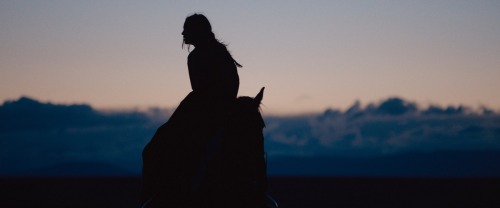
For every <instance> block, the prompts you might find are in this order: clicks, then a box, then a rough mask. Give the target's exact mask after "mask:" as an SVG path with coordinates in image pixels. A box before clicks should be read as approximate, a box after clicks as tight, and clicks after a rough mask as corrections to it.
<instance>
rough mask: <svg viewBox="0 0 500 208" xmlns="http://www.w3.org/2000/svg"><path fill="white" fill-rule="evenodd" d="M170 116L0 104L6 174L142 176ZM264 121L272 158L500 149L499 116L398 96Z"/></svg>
mask: <svg viewBox="0 0 500 208" xmlns="http://www.w3.org/2000/svg"><path fill="white" fill-rule="evenodd" d="M171 112H172V111H171V110H166V109H159V108H151V109H148V110H146V111H128V112H126V111H122V112H112V113H111V112H106V113H105V112H101V111H97V110H95V109H93V108H92V107H91V106H89V105H85V104H78V105H61V104H52V103H41V102H38V101H36V100H34V99H30V98H26V97H23V98H20V99H18V100H15V101H7V102H5V103H4V104H3V105H1V106H0V175H19V174H26V173H27V172H30V171H33V170H44V171H45V172H51V171H49V170H47V168H49V167H59V168H60V167H74V165H72V164H73V163H75V164H99V165H98V167H100V168H99V169H100V170H106V171H108V172H113V174H116V172H119V171H110V170H123V171H124V173H125V174H137V175H138V174H140V170H141V165H142V163H141V152H142V149H143V148H144V146H145V145H146V143H147V142H148V141H149V140H150V139H151V137H152V136H153V134H154V133H155V131H156V128H157V127H159V126H160V125H161V123H163V122H165V121H166V120H167V119H168V116H169V115H170V113H171ZM264 119H265V121H266V126H267V127H266V128H265V130H264V136H265V142H266V143H265V148H266V151H267V153H268V155H270V156H271V157H274V156H276V155H282V156H301V157H302V156H319V155H320V156H328V157H332V156H337V157H357V158H359V157H363V158H375V157H380V156H386V155H396V154H403V153H408V152H439V151H462V150H463V151H469V150H470V151H483V150H494V151H495V150H500V115H499V114H498V113H497V112H494V111H493V110H491V109H488V108H486V107H482V108H480V109H479V110H476V111H474V110H472V109H471V108H468V107H465V106H457V107H455V106H446V107H440V106H435V105H434V106H429V107H427V108H420V107H419V106H418V105H417V104H416V103H413V102H410V101H407V100H404V99H402V98H397V97H394V98H389V99H386V100H383V101H381V102H379V103H369V104H367V105H365V106H363V105H362V104H361V103H360V102H359V101H357V102H355V103H354V104H353V105H352V106H351V107H350V108H349V109H347V110H345V111H341V110H338V109H327V110H325V111H324V112H323V113H319V114H313V115H306V116H281V117H276V116H270V117H265V118H264ZM106 164H107V165H109V168H106V167H105V166H106ZM88 167H93V165H88ZM56 169H57V168H56ZM69 172H71V171H69Z"/></svg>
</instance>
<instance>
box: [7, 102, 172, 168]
mask: <svg viewBox="0 0 500 208" xmlns="http://www.w3.org/2000/svg"><path fill="white" fill-rule="evenodd" d="M168 112H169V111H166V110H162V109H157V108H155V109H148V110H147V111H145V112H138V111H130V112H107V113H104V112H100V111H97V110H95V109H93V108H92V107H91V106H89V105H85V104H78V105H61V104H52V103H41V102H38V101H36V100H34V99H31V98H27V97H22V98H20V99H18V100H15V101H7V102H4V104H3V105H1V106H0V175H17V174H25V173H26V172H29V171H32V170H34V169H35V170H36V169H38V170H42V169H44V168H45V167H50V166H52V167H60V166H61V165H62V164H65V167H71V165H67V164H70V163H74V162H76V163H79V164H82V163H88V162H91V163H95V164H109V166H110V167H118V168H122V169H124V170H128V171H130V172H134V173H136V174H138V171H140V167H141V152H142V148H143V147H144V145H145V144H146V143H147V142H148V141H149V139H150V138H151V137H152V135H153V134H154V132H155V130H156V128H157V127H158V126H159V125H160V123H161V122H165V121H166V120H167V119H168V115H169V114H168ZM153 115H154V116H153ZM160 117H163V119H161V118H160Z"/></svg>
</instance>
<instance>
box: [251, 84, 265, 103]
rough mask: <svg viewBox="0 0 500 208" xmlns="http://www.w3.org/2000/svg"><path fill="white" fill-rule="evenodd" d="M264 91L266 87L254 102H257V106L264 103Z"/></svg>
mask: <svg viewBox="0 0 500 208" xmlns="http://www.w3.org/2000/svg"><path fill="white" fill-rule="evenodd" d="M264 89H265V87H262V89H260V92H259V94H257V96H255V98H254V100H255V101H256V102H257V104H259V105H260V103H261V102H262V98H264Z"/></svg>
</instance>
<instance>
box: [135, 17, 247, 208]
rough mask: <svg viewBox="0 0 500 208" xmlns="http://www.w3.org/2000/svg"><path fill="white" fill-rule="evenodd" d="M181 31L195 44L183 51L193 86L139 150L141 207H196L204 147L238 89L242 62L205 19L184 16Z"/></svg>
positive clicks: (218, 134)
mask: <svg viewBox="0 0 500 208" xmlns="http://www.w3.org/2000/svg"><path fill="white" fill-rule="evenodd" d="M182 35H183V39H184V40H183V46H184V44H188V45H193V46H194V47H195V49H194V50H193V51H191V52H190V53H189V56H188V71H189V78H190V81H191V88H192V92H190V93H189V94H188V95H187V96H186V98H184V100H183V101H182V102H181V103H180V105H179V106H178V107H177V109H176V110H175V112H174V113H173V114H172V116H171V117H170V119H169V120H168V121H167V122H166V123H165V124H163V125H162V126H161V127H160V128H158V130H157V131H156V133H155V135H154V136H153V138H152V139H151V141H150V142H149V143H148V144H147V145H146V147H145V148H144V150H143V153H142V155H143V171H142V174H143V190H142V206H143V207H164V206H166V205H168V206H171V207H198V205H196V204H197V203H199V202H197V200H196V199H197V197H198V196H197V194H199V193H197V191H198V188H199V185H200V181H201V180H202V178H203V174H204V173H203V172H204V168H205V166H206V163H207V160H209V157H210V154H211V153H210V152H213V150H210V148H209V147H210V146H212V147H211V148H212V149H213V146H214V145H213V143H214V142H213V141H214V140H216V139H217V138H220V137H222V135H223V134H224V131H225V130H224V129H225V124H226V119H227V117H228V115H229V111H230V109H231V108H232V106H233V104H234V102H235V100H236V96H237V94H238V88H239V77H238V72H237V67H241V65H240V64H239V63H238V62H236V61H235V60H234V59H233V57H232V56H231V54H230V53H229V52H228V50H227V49H226V46H225V45H224V44H223V43H221V42H220V41H218V40H217V39H216V38H215V35H214V33H213V32H212V27H211V25H210V22H209V21H208V19H207V18H206V17H205V16H204V15H201V14H193V15H191V16H189V17H187V18H186V20H185V23H184V31H183V32H182ZM188 49H189V46H188ZM207 158H208V159H207Z"/></svg>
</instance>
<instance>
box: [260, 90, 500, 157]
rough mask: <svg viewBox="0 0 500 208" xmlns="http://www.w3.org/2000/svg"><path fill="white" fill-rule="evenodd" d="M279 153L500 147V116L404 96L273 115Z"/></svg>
mask: <svg viewBox="0 0 500 208" xmlns="http://www.w3.org/2000/svg"><path fill="white" fill-rule="evenodd" d="M266 122H267V125H268V126H269V127H270V128H267V129H266V130H265V136H266V138H267V143H266V144H267V146H266V147H268V148H267V150H268V151H269V152H270V153H271V154H273V153H275V154H289V155H294V154H302V155H343V156H377V155H379V156H380V155H387V154H398V153H402V152H412V151H422V152H430V151H444V150H485V149H494V150H499V149H500V115H499V114H497V113H495V112H494V111H492V110H490V109H487V108H482V109H480V110H479V111H473V110H471V109H470V108H467V107H464V106H458V107H454V106H447V107H439V106H429V107H427V108H424V109H420V108H419V107H418V105H417V104H416V103H413V102H409V101H406V100H404V99H402V98H389V99H386V100H384V101H382V102H380V103H369V104H368V105H366V107H361V103H360V102H359V101H357V102H355V103H354V104H353V105H352V106H351V107H350V108H349V109H347V110H345V111H340V110H336V109H328V110H326V111H324V112H323V113H322V114H317V115H309V116H301V117H300V116H297V117H270V118H267V119H266Z"/></svg>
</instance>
